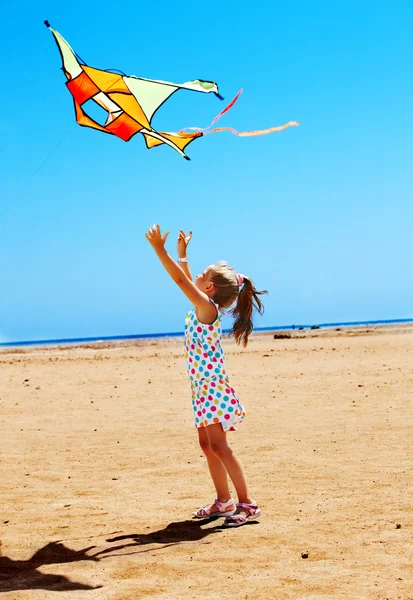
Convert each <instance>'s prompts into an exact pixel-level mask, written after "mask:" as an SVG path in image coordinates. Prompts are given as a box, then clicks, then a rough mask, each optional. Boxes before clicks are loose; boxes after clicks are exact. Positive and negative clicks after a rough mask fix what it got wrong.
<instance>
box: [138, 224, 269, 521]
mask: <svg viewBox="0 0 413 600" xmlns="http://www.w3.org/2000/svg"><path fill="white" fill-rule="evenodd" d="M168 235H169V232H168V233H165V235H162V233H161V229H160V227H159V225H152V227H151V228H150V229H149V231H148V232H147V233H146V239H147V240H148V241H149V243H150V244H151V246H152V248H153V249H154V250H155V252H156V254H157V256H158V258H159V260H160V261H161V263H162V264H163V266H164V267H165V269H166V271H167V272H168V273H169V275H170V276H171V277H172V279H173V280H174V281H175V283H176V284H177V285H178V286H179V287H180V288H181V290H182V291H183V293H184V294H185V295H186V297H187V298H188V299H189V300H190V302H191V303H192V304H193V305H194V309H193V310H192V311H191V312H189V313H187V315H186V320H185V350H186V353H185V357H186V362H187V369H188V374H189V378H190V380H191V388H192V406H193V409H194V416H195V425H196V427H197V429H198V435H199V444H200V446H201V448H202V450H203V452H204V454H205V456H206V458H207V461H208V467H209V471H210V473H211V477H212V481H213V483H214V486H215V490H216V495H217V499H216V500H215V501H214V502H213V503H212V504H207V505H206V506H203V507H202V508H199V509H198V510H197V511H196V512H195V513H194V516H195V517H196V518H199V519H201V518H205V517H226V518H225V521H224V525H225V526H227V527H238V526H240V525H244V524H245V523H247V522H248V521H249V520H250V519H252V518H254V517H259V516H260V514H261V510H260V509H259V508H258V506H257V504H256V502H255V500H253V499H252V498H251V496H250V495H249V492H248V488H247V482H246V479H245V474H244V469H243V467H242V464H241V462H240V460H239V458H238V457H237V456H236V455H235V454H234V453H233V451H232V450H231V448H230V447H229V446H228V442H227V431H234V430H236V426H237V425H238V423H241V421H242V420H243V419H244V417H245V412H244V408H243V407H242V405H241V403H240V401H239V398H238V396H237V395H236V393H235V390H234V389H233V388H232V387H231V386H230V383H229V379H228V376H227V373H226V371H225V363H224V351H223V349H222V346H221V336H222V314H223V311H224V309H226V308H229V307H231V306H232V305H233V304H234V302H235V306H234V307H233V308H232V309H231V310H230V311H229V312H230V313H231V314H232V315H233V316H234V319H235V320H234V325H233V328H232V330H231V334H232V335H234V337H235V340H236V342H237V343H238V344H240V343H242V344H243V346H244V347H245V346H246V345H247V343H248V337H249V335H250V333H251V331H252V329H253V324H252V312H253V309H254V308H255V309H256V310H258V312H259V313H260V314H262V313H263V310H264V307H263V305H262V303H261V300H260V299H259V296H260V295H261V294H265V293H266V292H265V291H260V292H259V291H257V290H256V289H255V287H254V285H253V283H252V281H251V280H250V279H249V278H248V277H245V275H240V274H238V275H237V274H236V273H235V271H234V270H233V269H232V268H231V267H230V266H229V265H228V264H226V263H224V262H220V263H216V264H215V265H211V266H209V267H207V268H206V269H205V271H204V272H203V273H202V274H201V275H197V276H196V280H195V282H193V279H192V275H191V271H190V269H189V265H188V259H187V256H186V248H187V245H188V243H189V241H190V239H191V237H192V232H190V234H189V236H186V235H185V233H184V232H183V231H181V232H180V235H179V237H178V263H179V264H177V263H176V262H175V261H174V260H173V258H171V256H169V254H168V253H167V251H166V250H165V242H166V240H167V237H168ZM227 475H229V477H230V479H231V481H232V483H233V484H234V487H235V489H236V492H237V495H238V503H237V505H236V506H235V503H234V500H233V499H232V498H231V497H230V492H229V487H228V477H227Z"/></svg>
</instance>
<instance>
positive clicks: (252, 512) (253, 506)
mask: <svg viewBox="0 0 413 600" xmlns="http://www.w3.org/2000/svg"><path fill="white" fill-rule="evenodd" d="M237 507H238V508H243V509H244V510H247V511H248V512H249V513H250V515H252V516H254V515H255V513H256V512H257V510H258V506H257V505H256V503H255V502H253V503H252V504H246V503H245V502H238V503H237ZM233 516H235V517H238V516H239V515H233ZM241 516H242V515H241ZM244 518H245V517H244Z"/></svg>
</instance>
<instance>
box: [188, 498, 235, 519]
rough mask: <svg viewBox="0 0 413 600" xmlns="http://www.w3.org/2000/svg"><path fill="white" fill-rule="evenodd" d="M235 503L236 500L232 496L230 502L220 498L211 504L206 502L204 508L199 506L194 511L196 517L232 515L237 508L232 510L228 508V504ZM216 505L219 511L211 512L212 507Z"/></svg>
mask: <svg viewBox="0 0 413 600" xmlns="http://www.w3.org/2000/svg"><path fill="white" fill-rule="evenodd" d="M231 504H232V505H234V504H235V502H234V500H233V499H232V498H230V499H229V500H228V502H220V501H219V500H214V502H213V503H212V504H211V505H209V504H206V505H205V506H203V507H202V508H198V510H197V511H196V512H194V513H193V515H194V517H195V519H207V518H208V517H230V516H231V515H232V514H234V512H235V508H233V509H232V510H227V507H228V506H231ZM212 506H216V507H217V509H218V510H217V511H215V512H211V507H212Z"/></svg>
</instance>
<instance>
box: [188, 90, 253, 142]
mask: <svg viewBox="0 0 413 600" xmlns="http://www.w3.org/2000/svg"><path fill="white" fill-rule="evenodd" d="M243 91H244V90H242V89H241V90H240V91H239V92H238V94H237V95H236V96H235V98H234V99H233V100H231V102H230V103H229V104H228V106H226V107H225V108H224V110H221V112H220V113H219V115H217V116H216V117H215V119H213V120H212V122H211V124H210V125H208V127H205V128H204V129H202V128H201V127H185V128H184V129H181V131H180V132H179V133H185V131H208V129H211V127H213V126H214V125H215V123H216V122H217V121H218V120H219V119H220V118H221V117H222V116H223V115H225V113H227V112H228V111H229V110H231V108H232V107H233V106H234V104H235V102H236V101H237V100H238V98H239V97H240V96H241V94H242V92H243ZM210 133H212V132H210Z"/></svg>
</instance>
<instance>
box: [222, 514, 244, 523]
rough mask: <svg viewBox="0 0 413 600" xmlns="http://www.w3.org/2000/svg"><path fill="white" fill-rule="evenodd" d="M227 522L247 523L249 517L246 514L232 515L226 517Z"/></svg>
mask: <svg viewBox="0 0 413 600" xmlns="http://www.w3.org/2000/svg"><path fill="white" fill-rule="evenodd" d="M226 521H227V523H230V522H232V523H234V522H235V523H246V521H247V517H246V516H245V515H232V516H231V517H227V518H226Z"/></svg>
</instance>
